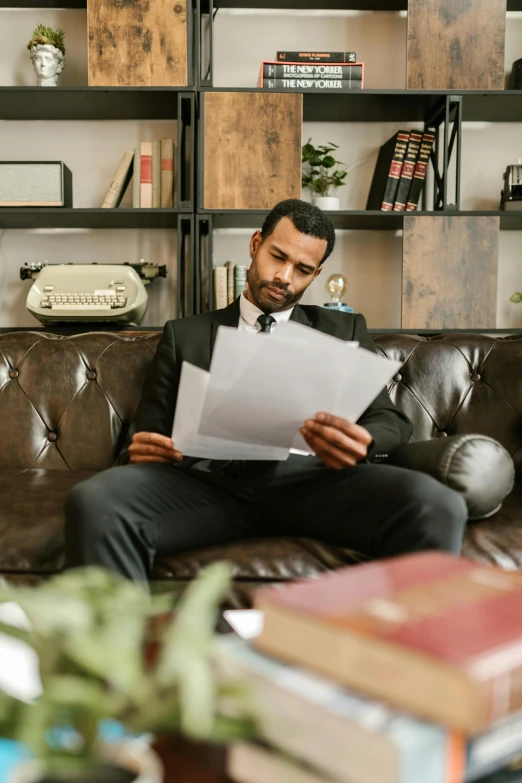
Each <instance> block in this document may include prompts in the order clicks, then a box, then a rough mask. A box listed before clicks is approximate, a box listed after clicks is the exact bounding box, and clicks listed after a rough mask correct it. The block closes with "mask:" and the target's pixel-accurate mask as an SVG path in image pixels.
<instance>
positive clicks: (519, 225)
mask: <svg viewBox="0 0 522 783" xmlns="http://www.w3.org/2000/svg"><path fill="white" fill-rule="evenodd" d="M200 215H203V216H205V215H209V216H211V217H212V225H213V227H214V228H252V229H255V228H259V227H260V226H261V224H262V222H263V220H264V219H265V217H266V216H267V215H268V211H267V210H253V209H252V210H233V209H223V210H200ZM327 215H328V216H329V217H330V218H331V220H332V222H333V224H334V226H335V228H336V229H339V230H345V231H357V230H358V231H402V225H403V219H404V217H405V216H412V215H416V216H418V215H421V216H426V217H500V228H501V230H511V231H522V211H521V212H499V211H498V210H491V211H471V210H466V211H462V212H456V211H455V210H447V211H444V212H443V211H440V212H420V211H419V212H408V213H405V212H378V211H370V210H357V211H356V210H350V211H344V210H339V211H333V212H327Z"/></svg>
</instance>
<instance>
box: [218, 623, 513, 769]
mask: <svg viewBox="0 0 522 783" xmlns="http://www.w3.org/2000/svg"><path fill="white" fill-rule="evenodd" d="M215 660H216V671H217V675H218V677H223V678H224V679H226V681H227V682H235V683H237V684H239V685H241V686H242V687H245V688H246V689H247V690H248V693H249V698H250V699H251V700H252V703H253V704H254V705H255V713H256V716H257V724H258V726H257V736H258V737H259V739H261V740H262V741H263V742H266V743H268V744H269V745H272V746H274V747H275V748H278V749H280V750H281V751H283V752H285V753H289V754H291V755H293V756H296V757H298V758H300V759H302V761H304V762H305V763H307V764H309V765H310V766H312V767H314V769H316V770H317V771H318V772H319V773H320V774H323V775H325V776H326V777H328V778H333V779H335V780H344V778H345V777H346V779H347V783H348V781H349V783H375V781H379V783H419V781H422V783H447V780H448V774H447V773H448V770H450V769H451V770H452V772H453V778H454V779H455V780H459V781H475V780H477V779H478V778H479V777H481V776H482V775H486V774H489V773H491V772H494V771H496V770H498V769H500V768H501V767H503V766H505V765H506V764H507V763H509V762H510V761H511V760H513V759H514V758H516V757H517V756H518V755H519V754H520V753H521V752H522V711H519V712H517V713H515V714H514V715H512V716H510V717H508V718H506V719H504V720H502V721H499V722H497V723H496V724H495V725H494V726H493V727H492V728H491V729H490V730H489V731H487V732H484V733H482V734H479V735H477V736H476V737H473V738H468V737H465V735H464V734H463V733H462V732H460V731H452V730H450V729H446V728H445V727H443V726H441V725H440V724H437V723H429V722H426V721H422V720H419V719H417V718H415V717H414V716H412V715H408V714H407V713H405V712H400V711H398V710H394V709H392V708H390V707H387V706H386V705H385V704H383V703H382V702H378V701H374V700H372V699H368V698H365V697H363V696H358V695H357V694H355V693H353V692H350V691H349V690H347V689H346V688H344V687H343V686H341V685H338V684H337V683H335V682H334V681H332V680H329V679H326V678H325V677H322V676H320V675H317V674H314V673H312V672H309V671H307V670H306V669H303V668H299V667H295V666H292V665H290V664H288V663H285V662H284V661H280V660H278V659H276V658H273V657H270V656H267V655H264V654H263V653H261V652H259V651H258V650H255V649H254V648H253V647H252V646H251V645H249V644H248V643H246V642H244V641H242V640H241V639H238V638H236V637H233V636H229V637H225V638H223V639H222V640H220V643H219V644H218V646H217V648H216V659H215ZM348 771H349V774H348Z"/></svg>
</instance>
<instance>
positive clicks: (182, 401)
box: [172, 362, 288, 460]
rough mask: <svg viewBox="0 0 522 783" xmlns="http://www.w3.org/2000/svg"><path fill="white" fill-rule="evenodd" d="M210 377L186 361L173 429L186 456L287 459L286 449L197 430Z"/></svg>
mask: <svg viewBox="0 0 522 783" xmlns="http://www.w3.org/2000/svg"><path fill="white" fill-rule="evenodd" d="M209 380H210V373H209V372H206V371H205V370H202V369H200V368H199V367H194V365H192V364H189V363H188V362H183V365H182V367H181V376H180V384H179V392H178V400H177V404H176V413H175V416H174V427H173V430H172V439H173V441H174V443H175V446H176V448H177V449H179V450H180V451H181V453H182V454H183V456H185V457H203V458H205V459H256V460H285V459H287V458H288V450H287V449H280V448H274V447H270V446H268V447H267V446H263V445H259V446H255V445H251V446H248V445H245V444H244V443H242V442H236V441H233V440H229V439H228V438H213V437H209V436H206V435H201V434H199V433H198V427H199V422H200V419H201V411H202V409H203V404H204V401H205V394H206V391H207V387H208V384H209Z"/></svg>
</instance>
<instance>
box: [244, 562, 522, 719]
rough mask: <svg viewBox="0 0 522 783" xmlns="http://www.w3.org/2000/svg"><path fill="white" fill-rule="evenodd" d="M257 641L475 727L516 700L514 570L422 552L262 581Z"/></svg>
mask: <svg viewBox="0 0 522 783" xmlns="http://www.w3.org/2000/svg"><path fill="white" fill-rule="evenodd" d="M256 608H258V609H261V610H262V611H264V613H265V617H264V627H263V631H262V632H261V635H260V636H259V637H258V638H257V639H256V641H255V644H256V646H257V647H259V649H261V650H263V651H265V652H267V653H270V654H273V655H278V656H280V657H282V658H283V659H284V660H288V661H290V662H293V663H296V664H299V665H302V666H306V667H310V668H311V669H312V670H315V671H318V672H321V673H323V674H326V675H327V676H329V677H331V678H333V679H334V680H336V681H338V682H339V683H342V684H344V685H347V686H349V687H352V688H354V689H355V690H357V691H358V692H360V693H363V694H366V695H368V696H371V697H374V698H377V699H382V700H383V701H386V702H388V703H389V704H391V705H393V706H395V707H397V708H399V709H404V710H406V711H408V712H410V713H412V714H413V715H416V716H418V717H421V718H424V719H427V720H431V721H435V722H439V723H442V724H444V725H446V726H450V727H452V728H454V729H457V730H461V731H465V732H467V733H469V734H475V733H478V732H481V731H484V730H485V729H487V728H488V727H489V726H491V725H492V724H493V723H494V722H496V721H498V720H501V719H502V718H505V717H506V716H507V715H510V714H512V713H514V712H515V711H516V710H519V709H521V708H522V623H521V621H520V618H521V617H522V578H521V576H520V574H518V573H513V572H504V571H501V570H500V569H498V568H493V567H488V566H483V565H479V564H477V563H474V562H471V561H468V560H465V559H462V558H457V557H453V556H451V555H448V554H445V553H440V552H424V553H420V554H415V555H408V556H405V557H399V558H392V559H390V560H383V561H381V562H375V563H368V564H364V565H360V566H354V567H351V568H346V569H343V570H340V571H337V572H334V573H332V574H328V575H323V576H321V577H319V579H317V580H314V581H309V582H305V583H302V584H297V585H291V586H288V587H286V586H285V587H283V588H281V589H277V590H276V589H271V590H263V591H260V592H259V593H258V594H257V596H256Z"/></svg>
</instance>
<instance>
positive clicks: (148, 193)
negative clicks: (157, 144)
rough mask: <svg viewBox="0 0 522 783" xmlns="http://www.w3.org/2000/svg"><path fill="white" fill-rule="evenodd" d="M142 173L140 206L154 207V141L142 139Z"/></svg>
mask: <svg viewBox="0 0 522 783" xmlns="http://www.w3.org/2000/svg"><path fill="white" fill-rule="evenodd" d="M140 148H141V174H140V206H142V207H148V208H151V207H152V142H151V141H142V142H141V144H140Z"/></svg>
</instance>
